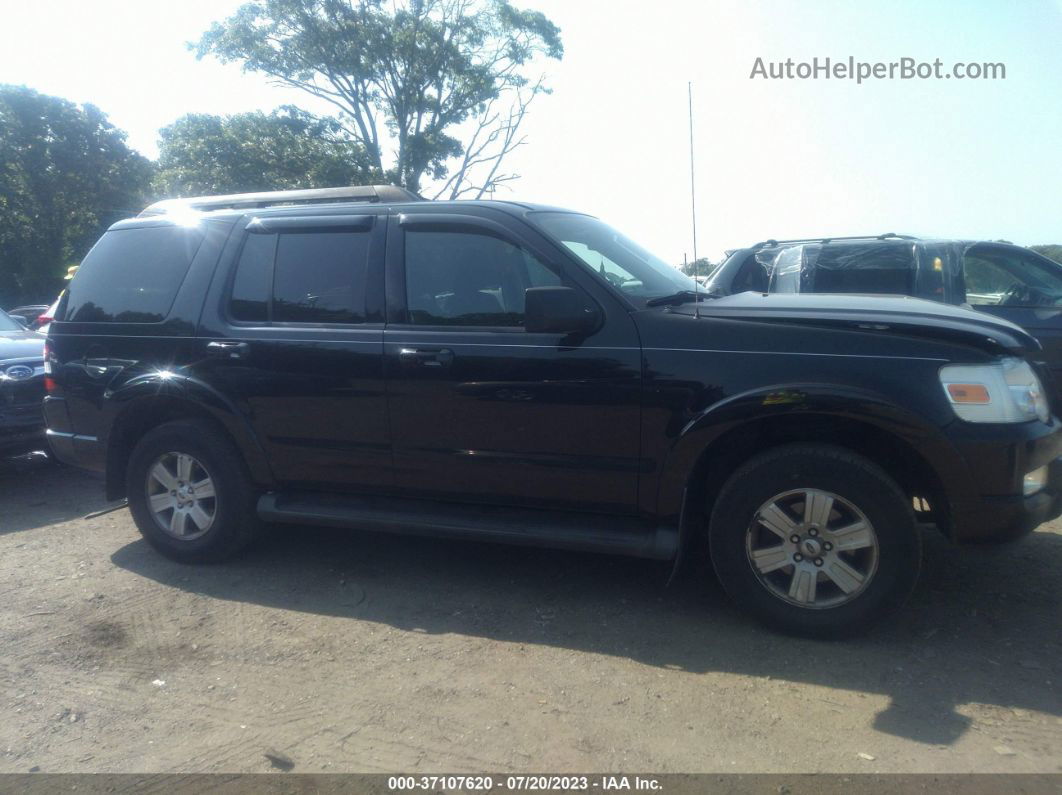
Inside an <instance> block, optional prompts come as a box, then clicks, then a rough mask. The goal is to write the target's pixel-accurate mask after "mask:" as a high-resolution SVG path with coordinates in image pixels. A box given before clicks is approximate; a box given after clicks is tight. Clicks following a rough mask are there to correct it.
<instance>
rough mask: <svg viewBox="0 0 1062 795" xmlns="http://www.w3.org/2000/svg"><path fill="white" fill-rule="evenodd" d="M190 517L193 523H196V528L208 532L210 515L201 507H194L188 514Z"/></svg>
mask: <svg viewBox="0 0 1062 795" xmlns="http://www.w3.org/2000/svg"><path fill="white" fill-rule="evenodd" d="M188 515H189V516H191V517H192V521H193V522H195V526H196V527H198V528H199V529H200V530H206V529H207V527H209V526H210V519H211V517H210V514H208V513H207V512H206V511H204V510H203V508H202V506H200V505H193V506H192V509H191V510H190V511H189V512H188Z"/></svg>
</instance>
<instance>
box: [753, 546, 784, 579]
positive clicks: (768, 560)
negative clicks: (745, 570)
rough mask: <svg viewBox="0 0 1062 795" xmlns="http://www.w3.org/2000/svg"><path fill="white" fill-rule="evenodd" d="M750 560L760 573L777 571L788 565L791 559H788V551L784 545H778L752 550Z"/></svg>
mask: <svg viewBox="0 0 1062 795" xmlns="http://www.w3.org/2000/svg"><path fill="white" fill-rule="evenodd" d="M752 562H753V563H754V564H756V568H757V569H759V570H760V572H761V573H763V574H770V573H771V572H772V571H777V570H778V569H780V568H782V567H783V566H786V565H788V564H789V563H790V562H791V561H790V559H789V551H788V550H787V549H786V548H785V547H784V546H778V547H768V548H767V549H757V550H754V551H753V553H752Z"/></svg>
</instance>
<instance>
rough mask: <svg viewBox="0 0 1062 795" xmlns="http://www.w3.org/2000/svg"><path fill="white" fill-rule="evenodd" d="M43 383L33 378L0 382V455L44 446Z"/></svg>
mask: <svg viewBox="0 0 1062 795" xmlns="http://www.w3.org/2000/svg"><path fill="white" fill-rule="evenodd" d="M43 398H44V383H43V381H42V380H41V379H39V378H35V379H33V380H32V381H26V382H21V383H15V384H11V383H0V455H3V456H9V455H18V454H19V453H28V452H31V451H33V450H46V449H47V448H48V443H47V441H46V440H45V435H44V412H43V411H42V410H41V403H42V400H43Z"/></svg>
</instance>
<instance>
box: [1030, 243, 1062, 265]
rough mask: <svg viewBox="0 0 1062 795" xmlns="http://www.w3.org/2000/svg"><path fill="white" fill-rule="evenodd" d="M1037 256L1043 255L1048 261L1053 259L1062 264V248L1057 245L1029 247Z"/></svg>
mask: <svg viewBox="0 0 1062 795" xmlns="http://www.w3.org/2000/svg"><path fill="white" fill-rule="evenodd" d="M1029 248H1031V249H1032V250H1033V251H1035V252H1036V253H1037V254H1043V255H1044V256H1045V257H1047V258H1048V259H1053V260H1054V261H1055V262H1057V263H1059V264H1062V246H1060V245H1058V244H1057V243H1055V244H1052V245H1046V246H1029Z"/></svg>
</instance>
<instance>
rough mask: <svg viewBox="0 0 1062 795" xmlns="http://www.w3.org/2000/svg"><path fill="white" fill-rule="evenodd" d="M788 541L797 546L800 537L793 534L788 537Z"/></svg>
mask: <svg viewBox="0 0 1062 795" xmlns="http://www.w3.org/2000/svg"><path fill="white" fill-rule="evenodd" d="M789 541H790V543H793V544H799V543H800V536H798V535H797V534H796V533H793V535H791V536H789Z"/></svg>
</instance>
